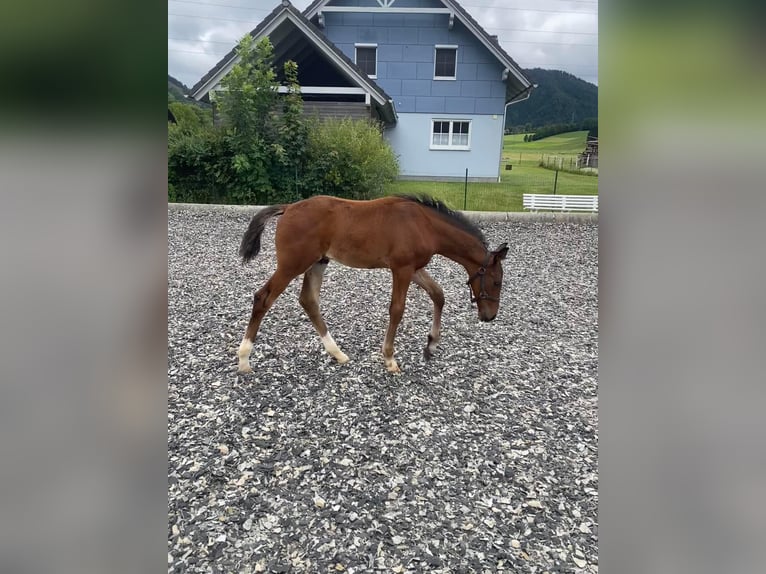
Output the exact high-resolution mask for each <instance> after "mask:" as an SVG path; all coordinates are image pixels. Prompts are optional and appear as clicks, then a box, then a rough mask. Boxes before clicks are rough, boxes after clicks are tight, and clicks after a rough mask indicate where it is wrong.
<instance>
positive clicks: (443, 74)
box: [434, 46, 457, 80]
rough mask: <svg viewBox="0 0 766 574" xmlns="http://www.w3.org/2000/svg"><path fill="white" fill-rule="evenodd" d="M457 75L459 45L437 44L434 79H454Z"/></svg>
mask: <svg viewBox="0 0 766 574" xmlns="http://www.w3.org/2000/svg"><path fill="white" fill-rule="evenodd" d="M456 77H457V46H436V55H435V57H434V80H454V79H455V78H456Z"/></svg>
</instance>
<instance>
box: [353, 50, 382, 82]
mask: <svg viewBox="0 0 766 574" xmlns="http://www.w3.org/2000/svg"><path fill="white" fill-rule="evenodd" d="M357 48H375V73H374V74H373V75H371V76H369V75H368V76H367V77H368V78H370V79H372V80H375V79H377V77H378V45H377V44H354V64H356V65H357V66H358V65H359V64H357V51H356V49H357ZM363 71H364V70H363Z"/></svg>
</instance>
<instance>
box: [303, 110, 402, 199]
mask: <svg viewBox="0 0 766 574" xmlns="http://www.w3.org/2000/svg"><path fill="white" fill-rule="evenodd" d="M398 174H399V163H398V161H397V159H396V155H395V154H394V151H393V149H391V146H390V145H389V144H388V142H387V141H386V140H385V139H384V138H383V135H382V134H381V132H380V127H379V126H378V125H377V124H375V123H373V122H372V121H363V120H351V119H343V120H324V121H319V122H316V123H315V125H314V127H313V129H312V130H311V131H310V132H309V165H308V174H307V175H308V177H307V178H306V184H307V185H309V186H311V187H313V192H312V195H316V194H325V195H335V196H338V197H346V198H349V199H370V198H373V197H377V196H379V195H382V194H383V190H384V188H385V185H386V184H387V183H388V182H390V181H392V180H394V179H395V178H396V176H397V175H398Z"/></svg>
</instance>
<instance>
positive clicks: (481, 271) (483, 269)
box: [466, 251, 500, 303]
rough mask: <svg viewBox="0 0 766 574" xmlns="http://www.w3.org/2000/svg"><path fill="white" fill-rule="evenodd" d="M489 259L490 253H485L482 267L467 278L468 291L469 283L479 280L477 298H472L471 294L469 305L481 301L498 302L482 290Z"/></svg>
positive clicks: (497, 299)
mask: <svg viewBox="0 0 766 574" xmlns="http://www.w3.org/2000/svg"><path fill="white" fill-rule="evenodd" d="M491 257H492V253H491V252H489V251H487V256H486V257H485V258H484V263H483V264H482V266H481V267H479V269H478V270H477V271H476V273H474V274H473V275H471V276H470V277H469V278H468V281H467V283H466V284H467V285H468V286H469V290H470V286H471V282H472V281H473V280H474V279H476V278H477V277H478V278H479V296H478V297H474V296H473V292H471V303H476V302H477V301H479V300H481V299H486V300H487V301H500V299H499V298H497V297H492V296H491V295H490V294H489V293H487V291H486V290H485V289H484V275H485V274H486V273H487V265H489V260H490V258H491Z"/></svg>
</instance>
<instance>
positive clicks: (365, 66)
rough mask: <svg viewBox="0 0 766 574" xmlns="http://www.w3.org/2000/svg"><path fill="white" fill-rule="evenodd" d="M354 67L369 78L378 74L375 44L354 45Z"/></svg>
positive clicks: (376, 47)
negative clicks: (357, 67)
mask: <svg viewBox="0 0 766 574" xmlns="http://www.w3.org/2000/svg"><path fill="white" fill-rule="evenodd" d="M355 47H356V65H357V66H359V69H361V70H362V71H363V72H364V73H365V74H367V75H368V76H369V77H370V78H375V77H377V74H378V46H377V45H376V44H356V46H355Z"/></svg>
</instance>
